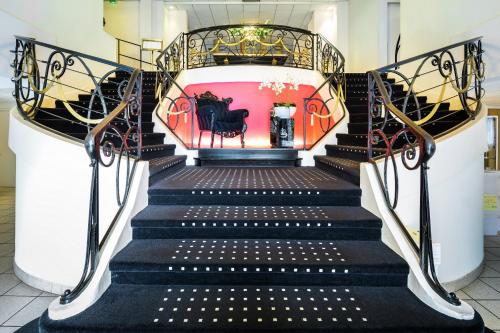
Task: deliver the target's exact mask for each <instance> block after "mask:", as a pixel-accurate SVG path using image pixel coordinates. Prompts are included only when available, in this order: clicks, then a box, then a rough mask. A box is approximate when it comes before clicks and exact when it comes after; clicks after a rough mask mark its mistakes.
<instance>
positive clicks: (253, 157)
mask: <svg viewBox="0 0 500 333" xmlns="http://www.w3.org/2000/svg"><path fill="white" fill-rule="evenodd" d="M300 162H301V159H300V158H299V153H298V150H297V149H288V148H272V149H248V148H244V149H226V148H220V149H217V148H214V149H199V150H198V158H195V163H196V165H197V166H231V165H233V166H300Z"/></svg>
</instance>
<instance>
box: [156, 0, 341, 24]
mask: <svg viewBox="0 0 500 333" xmlns="http://www.w3.org/2000/svg"><path fill="white" fill-rule="evenodd" d="M345 1H347V0H296V1H288V0H281V1H275V0H261V1H245V2H243V1H241V0H239V1H234V0H227V1H221V0H212V1H209V0H208V1H204V0H199V1H194V0H192V1H188V0H164V2H165V3H166V4H167V5H168V8H169V9H172V10H185V11H186V12H187V15H188V21H189V30H194V29H199V28H204V27H210V26H217V25H227V24H257V23H266V22H267V23H269V24H276V25H286V26H292V27H297V28H303V29H307V26H308V24H309V22H310V21H311V17H312V14H313V12H314V10H315V9H317V8H320V7H326V8H328V6H329V5H332V4H334V3H336V2H345Z"/></svg>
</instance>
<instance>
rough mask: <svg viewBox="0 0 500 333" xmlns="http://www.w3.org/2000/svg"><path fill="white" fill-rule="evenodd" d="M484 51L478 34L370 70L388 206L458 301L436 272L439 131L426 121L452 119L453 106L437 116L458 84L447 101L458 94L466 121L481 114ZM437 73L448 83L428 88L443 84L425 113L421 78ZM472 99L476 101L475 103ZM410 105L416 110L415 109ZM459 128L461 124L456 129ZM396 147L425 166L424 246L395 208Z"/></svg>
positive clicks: (432, 274) (408, 163) (430, 277)
mask: <svg viewBox="0 0 500 333" xmlns="http://www.w3.org/2000/svg"><path fill="white" fill-rule="evenodd" d="M457 48H463V55H464V59H463V60H457V59H456V58H455V56H454V53H456V52H454V51H455V50H454V49H457ZM459 51H460V50H459ZM482 54H483V50H482V46H481V37H478V38H473V39H470V40H467V41H464V42H460V43H455V44H452V45H449V46H446V47H442V48H439V49H436V50H434V51H430V52H426V53H423V54H421V55H419V56H415V57H412V58H409V59H406V60H403V61H399V62H395V63H394V64H392V65H388V66H384V67H381V68H379V69H377V70H372V71H369V72H368V73H367V74H368V104H369V106H368V160H369V161H370V162H371V163H372V164H373V165H374V169H375V172H376V174H377V178H378V181H379V183H380V186H381V188H382V190H383V193H384V199H385V201H386V204H387V207H388V209H389V210H390V211H391V214H392V215H393V216H394V217H395V219H396V222H397V223H398V225H399V226H400V228H401V229H402V230H403V233H404V235H405V236H406V238H407V239H408V241H409V242H410V244H411V245H412V247H413V249H414V250H415V251H416V253H417V254H418V255H419V262H420V268H421V270H422V272H423V274H424V277H425V279H426V280H427V282H428V283H429V285H430V286H431V287H432V288H433V290H434V291H435V292H436V293H437V294H438V295H439V296H440V297H442V298H443V299H444V300H446V301H447V302H449V303H450V304H453V305H459V304H460V300H459V299H458V298H457V297H456V295H455V294H454V293H449V292H447V291H446V290H445V289H444V288H443V287H442V285H441V284H440V282H439V280H438V278H437V274H436V271H435V265H434V254H433V249H432V235H431V216H430V203H429V188H428V175H427V172H428V169H429V167H428V162H429V160H430V159H431V158H432V156H433V155H434V153H435V151H436V144H435V141H434V138H433V136H432V135H431V134H430V133H428V132H427V131H426V130H425V129H424V128H423V126H426V125H427V124H431V123H434V122H436V121H437V120H440V119H446V117H448V116H449V115H450V114H451V111H449V112H447V113H448V114H445V115H444V116H442V117H441V118H439V117H437V119H436V115H437V114H438V113H437V111H438V110H439V108H440V106H441V103H442V102H443V101H444V100H445V99H444V92H445V89H446V87H447V86H448V85H450V86H452V87H453V89H454V90H455V91H456V95H453V96H451V97H447V98H446V100H448V101H449V100H451V99H453V98H455V99H456V100H457V101H458V102H459V104H460V105H461V106H462V109H463V110H462V112H466V115H467V116H468V118H467V119H466V120H465V121H464V122H463V123H465V122H467V121H469V120H470V119H473V118H474V117H475V115H476V114H477V112H478V111H479V110H480V108H481V97H482V95H483V94H484V91H483V89H482V88H481V82H482V80H483V78H484V64H483V62H482ZM415 62H417V65H418V66H416V67H417V69H416V71H415V69H414V68H415V66H414V63H415ZM418 62H420V63H418ZM407 64H410V65H412V66H410V67H411V70H412V71H415V72H414V73H413V75H412V76H411V77H408V75H406V74H405V73H403V70H402V69H401V67H402V66H404V65H407ZM424 65H430V66H432V68H433V69H432V70H427V71H426V72H424V73H421V71H422V69H423V67H424ZM459 65H462V68H461V70H459V69H458V66H459ZM431 73H439V76H440V77H441V79H440V80H442V82H440V84H436V83H433V84H432V87H431V88H429V89H424V90H422V91H424V92H426V93H428V92H429V91H430V90H432V89H439V94H438V95H439V97H438V101H437V102H436V103H434V106H433V108H432V110H428V107H426V108H427V110H426V115H424V114H422V113H421V112H422V111H423V110H424V108H421V107H420V103H421V102H420V100H419V96H417V95H418V94H419V92H416V91H415V86H416V85H415V82H416V80H417V79H418V78H420V77H423V76H425V75H427V74H431ZM388 74H389V75H392V76H394V77H397V78H400V80H399V81H396V82H395V83H394V82H393V81H391V79H390V78H389V77H388ZM405 84H406V85H407V90H406V91H403V92H402V93H403V95H404V96H403V97H399V96H398V97H396V96H395V95H396V94H398V91H399V94H401V91H400V89H396V86H398V85H399V86H401V85H405ZM400 88H401V87H400ZM470 91H473V92H475V96H471V95H469V92H470ZM471 101H472V103H469V102H471ZM395 102H398V104H401V103H402V107H401V109H400V108H398V107H397V106H396V105H395ZM473 104H476V107H475V109H474V110H472V109H471V105H473ZM431 105H432V104H431ZM410 108H416V109H414V110H409V109H410ZM384 110H385V112H384ZM456 112H460V111H456ZM381 117H382V118H383V119H382V121H379V122H377V123H374V122H373V119H374V118H381ZM415 118H416V119H415ZM394 126H397V128H398V130H397V131H396V133H395V134H392V136H391V137H388V136H387V132H386V131H385V130H386V128H394ZM457 127H458V126H455V127H454V129H455V128H457ZM381 143H383V145H384V146H385V153H384V154H381V155H379V156H374V148H373V146H374V145H379V144H381ZM398 146H399V147H398ZM396 152H400V153H401V160H402V163H403V166H404V167H405V168H406V169H408V170H416V169H419V170H420V216H419V218H420V244H419V245H418V246H417V244H416V243H415V242H414V240H413V238H412V237H411V236H410V234H409V232H408V231H407V230H406V228H405V226H404V224H403V223H402V222H401V220H400V219H399V217H398V214H397V213H396V211H395V209H396V207H397V204H398V193H399V181H398V170H397V162H396V157H395V153H396ZM379 159H384V176H383V177H382V176H381V175H380V172H379V170H378V166H377V164H376V161H377V160H379ZM389 164H390V165H391V167H392V169H393V177H394V187H393V188H394V190H393V198H392V199H391V197H390V194H389V187H388V181H387V179H388V175H387V170H388V166H389Z"/></svg>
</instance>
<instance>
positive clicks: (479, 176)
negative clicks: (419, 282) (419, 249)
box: [369, 107, 487, 287]
mask: <svg viewBox="0 0 500 333" xmlns="http://www.w3.org/2000/svg"><path fill="white" fill-rule="evenodd" d="M485 114H486V108H485V107H483V109H482V113H481V114H480V115H479V116H478V117H477V118H476V120H475V121H472V122H470V123H468V124H467V125H465V126H464V127H463V128H461V129H459V130H458V131H455V132H453V133H451V134H450V135H447V136H445V137H443V138H440V139H438V140H437V141H436V153H435V154H434V156H433V157H432V159H431V160H430V161H429V170H428V177H429V197H430V206H431V212H430V213H431V224H432V236H433V241H434V243H438V244H440V246H441V255H440V257H441V259H440V260H439V261H440V263H438V266H437V271H438V277H439V279H440V281H441V282H444V283H451V285H453V284H454V283H455V282H457V281H460V280H461V279H463V278H465V277H466V276H467V275H468V274H469V273H471V272H473V271H475V270H476V269H477V268H478V267H479V266H480V265H481V263H482V260H483V210H482V208H483V202H482V200H483V182H484V170H483V163H484V162H483V154H484V152H485V151H486V149H487V147H486V117H485ZM396 161H397V168H398V170H399V172H398V175H399V201H398V206H397V208H396V212H397V213H398V215H399V217H400V218H401V221H402V222H403V223H404V224H405V225H406V226H408V227H410V230H419V216H420V215H419V198H420V196H419V184H420V173H419V171H411V170H407V169H406V168H405V167H404V166H403V164H402V162H401V158H400V157H397V158H396ZM389 163H390V161H389ZM377 164H378V167H379V171H380V174H381V175H382V176H383V164H384V163H383V160H380V161H379V162H378V163H377ZM410 164H412V162H410ZM388 169H389V170H388V184H389V189H390V193H391V198H392V197H393V193H394V177H393V175H392V174H393V173H392V168H391V166H389V167H388ZM369 186H373V187H378V186H379V185H378V184H377V183H373V182H372V183H371V184H370V185H369ZM463 286H464V285H462V286H460V287H463Z"/></svg>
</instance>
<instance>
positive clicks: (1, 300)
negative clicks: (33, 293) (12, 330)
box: [0, 296, 35, 324]
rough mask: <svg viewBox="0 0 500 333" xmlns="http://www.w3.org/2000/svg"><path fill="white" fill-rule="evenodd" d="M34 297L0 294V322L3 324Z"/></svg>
mask: <svg viewBox="0 0 500 333" xmlns="http://www.w3.org/2000/svg"><path fill="white" fill-rule="evenodd" d="M34 299H35V298H34V297H18V296H0V324H3V323H4V322H5V321H7V320H8V319H9V318H10V317H12V316H13V315H15V314H16V313H17V312H18V311H19V310H21V309H22V308H23V307H25V306H26V305H27V304H28V303H29V302H31V301H32V300H34Z"/></svg>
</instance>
